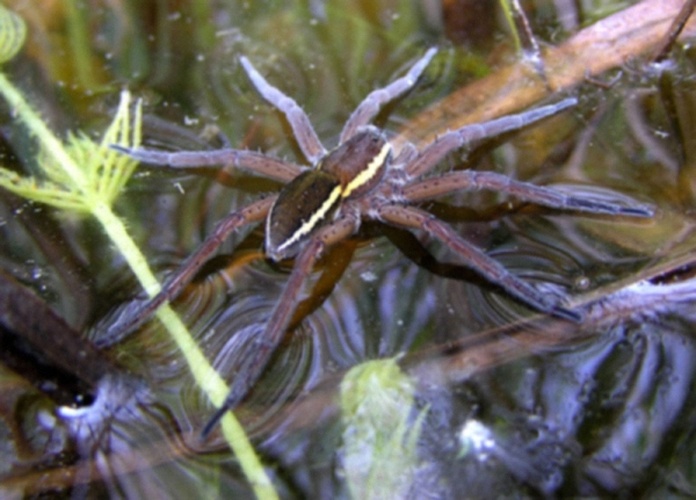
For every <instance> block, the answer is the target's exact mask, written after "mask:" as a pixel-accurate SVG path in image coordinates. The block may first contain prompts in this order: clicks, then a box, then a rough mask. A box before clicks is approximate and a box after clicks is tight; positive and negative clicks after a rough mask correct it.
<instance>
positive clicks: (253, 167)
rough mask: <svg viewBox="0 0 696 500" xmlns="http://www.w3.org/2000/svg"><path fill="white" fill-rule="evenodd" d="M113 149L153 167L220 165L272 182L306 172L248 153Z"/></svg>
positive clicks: (275, 159)
mask: <svg viewBox="0 0 696 500" xmlns="http://www.w3.org/2000/svg"><path fill="white" fill-rule="evenodd" d="M110 148H111V149H113V150H115V151H118V152H120V153H124V154H127V155H128V156H130V157H131V158H134V159H136V160H139V161H141V162H143V163H149V164H150V165H163V166H167V167H172V168H191V169H192V168H206V167H212V166H216V165H222V166H223V167H224V166H232V167H235V168H241V169H243V170H248V171H250V172H253V173H256V174H259V175H263V176H264V177H268V178H269V179H274V180H277V181H281V182H287V181H289V180H291V179H293V178H295V177H297V176H298V175H299V174H300V173H302V172H303V171H304V170H305V169H304V168H303V167H300V166H299V165H295V164H294V163H289V162H287V161H283V160H280V159H278V158H273V157H271V156H267V155H264V154H262V153H257V152H255V151H249V150H245V149H216V150H213V151H171V152H169V151H153V150H150V149H142V148H126V147H123V146H120V145H118V144H111V145H110Z"/></svg>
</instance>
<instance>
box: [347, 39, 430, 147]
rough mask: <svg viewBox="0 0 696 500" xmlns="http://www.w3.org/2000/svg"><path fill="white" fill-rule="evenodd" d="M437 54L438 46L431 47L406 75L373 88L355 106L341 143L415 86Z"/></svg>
mask: <svg viewBox="0 0 696 500" xmlns="http://www.w3.org/2000/svg"><path fill="white" fill-rule="evenodd" d="M435 54H437V49H436V48H434V47H433V48H431V49H429V50H428V51H427V52H426V53H425V55H424V56H423V57H421V58H420V59H419V60H418V61H417V62H416V63H415V64H414V65H413V66H411V69H409V70H408V73H406V74H405V75H404V76H402V77H401V78H399V79H398V80H395V81H393V82H392V83H390V84H389V85H387V86H386V87H384V88H382V89H377V90H373V91H372V92H370V93H369V94H368V95H367V97H365V99H363V101H362V102H361V103H360V104H359V105H358V107H357V108H355V111H353V113H352V114H351V115H350V118H348V121H347V122H346V124H345V126H344V127H343V131H342V132H341V138H340V141H339V143H343V142H345V141H347V140H348V139H350V138H351V137H353V136H354V135H355V133H356V132H357V130H358V129H359V128H360V127H363V126H365V125H367V124H368V123H370V121H372V119H373V118H374V117H375V116H377V113H379V111H380V110H381V109H382V106H384V105H385V104H387V103H389V102H391V101H393V100H394V99H396V98H397V97H399V96H402V95H403V94H405V93H406V92H408V91H409V90H411V89H412V88H413V86H414V85H415V84H416V82H417V81H418V79H419V78H420V76H421V74H423V71H424V70H425V68H426V67H427V66H428V64H430V61H431V60H432V58H433V57H435Z"/></svg>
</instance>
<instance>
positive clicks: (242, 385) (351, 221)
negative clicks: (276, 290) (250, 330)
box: [201, 214, 359, 438]
mask: <svg viewBox="0 0 696 500" xmlns="http://www.w3.org/2000/svg"><path fill="white" fill-rule="evenodd" d="M358 224H359V219H358V218H357V216H356V215H353V214H344V215H343V216H341V217H339V218H338V219H336V220H335V221H333V222H331V223H330V224H328V225H326V226H324V227H322V228H321V229H317V230H316V233H314V235H313V236H311V237H310V239H309V240H308V241H306V242H305V244H304V246H303V247H302V249H301V250H300V252H299V254H298V255H297V257H296V258H295V265H294V266H293V268H292V272H291V273H290V278H289V279H288V282H287V284H286V285H285V288H284V289H283V293H282V294H281V296H280V298H279V299H278V302H277V303H276V306H275V307H274V308H273V312H272V313H271V317H270V319H269V321H268V323H267V324H266V327H265V328H264V331H263V332H262V333H261V334H259V336H258V337H257V338H256V339H255V340H254V344H255V346H254V347H255V349H254V350H253V353H254V354H253V355H251V356H249V357H248V358H247V359H246V360H244V362H243V363H242V365H241V366H239V367H237V369H236V370H235V371H236V373H237V374H238V378H237V379H235V380H233V381H232V389H231V390H230V393H229V394H228V396H227V398H226V399H225V402H224V403H223V405H222V406H221V407H220V408H219V409H218V410H217V411H216V412H215V413H214V414H213V416H212V417H211V418H210V420H209V421H208V423H207V424H206V425H205V427H204V428H203V431H202V432H201V436H202V437H203V438H205V437H206V436H207V435H208V434H210V432H211V431H212V430H213V428H214V427H215V425H217V423H218V422H219V421H220V419H221V418H222V417H223V415H224V414H225V413H226V412H227V411H229V410H232V409H233V408H234V407H235V406H237V405H238V404H239V402H240V401H241V400H242V399H243V398H244V396H246V394H247V393H248V392H249V390H250V389H251V387H252V386H253V385H254V384H255V383H256V381H257V380H258V379H259V377H261V375H262V374H263V372H264V370H265V368H266V366H267V365H268V362H269V361H270V359H271V357H272V356H273V353H274V352H275V350H276V348H277V347H278V345H279V344H280V342H281V340H282V339H283V335H284V334H285V330H286V329H287V327H288V325H289V324H290V320H291V319H292V315H293V313H294V311H295V309H296V307H297V304H298V303H299V302H300V298H301V292H302V287H303V285H304V283H305V281H306V279H307V277H308V276H309V274H310V273H311V272H312V268H313V267H314V263H315V262H316V261H317V259H318V258H319V257H320V256H321V254H322V253H323V252H324V250H325V249H326V248H327V247H329V246H331V245H332V244H334V243H336V242H338V241H341V240H343V239H345V238H347V237H349V236H350V235H351V234H353V233H354V232H355V231H356V229H357V227H358Z"/></svg>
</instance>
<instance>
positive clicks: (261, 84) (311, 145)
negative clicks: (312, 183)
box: [239, 56, 326, 165]
mask: <svg viewBox="0 0 696 500" xmlns="http://www.w3.org/2000/svg"><path fill="white" fill-rule="evenodd" d="M239 62H240V63H242V66H243V67H244V70H245V71H246V73H247V75H248V76H249V79H250V80H251V82H252V83H253V84H254V87H256V90H257V91H258V93H259V94H261V97H263V98H264V99H265V100H266V101H268V102H269V103H270V104H271V105H272V106H274V107H275V108H276V109H278V110H279V111H281V112H282V113H283V114H284V115H285V117H286V118H287V119H288V123H290V126H291V127H292V131H293V133H294V134H295V139H297V143H298V144H299V146H300V149H302V153H304V155H305V157H306V158H307V159H308V160H309V162H310V163H311V164H312V165H314V164H316V163H317V162H318V161H319V160H320V159H321V158H322V157H323V156H324V155H326V149H325V148H324V146H323V145H322V144H321V141H320V140H319V136H317V133H316V132H315V131H314V127H312V123H311V122H310V121H309V117H307V114H306V113H305V112H304V111H303V110H302V108H301V107H300V105H299V104H297V102H296V101H295V100H294V99H293V98H291V97H288V96H286V95H285V94H283V93H282V92H281V91H280V90H278V89H277V88H275V87H274V86H273V85H271V84H270V83H268V82H267V81H266V79H265V78H264V77H263V76H261V73H259V72H258V71H256V68H254V66H253V65H252V64H251V62H249V59H247V58H246V57H244V56H242V57H240V58H239Z"/></svg>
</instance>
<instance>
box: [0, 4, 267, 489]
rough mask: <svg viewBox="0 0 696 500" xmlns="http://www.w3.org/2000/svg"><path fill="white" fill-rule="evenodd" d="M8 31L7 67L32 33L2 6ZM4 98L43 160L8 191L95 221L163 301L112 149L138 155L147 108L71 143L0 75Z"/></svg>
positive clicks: (5, 183) (203, 378)
mask: <svg viewBox="0 0 696 500" xmlns="http://www.w3.org/2000/svg"><path fill="white" fill-rule="evenodd" d="M0 26H2V27H3V28H4V29H3V34H2V36H0V61H7V60H8V59H10V58H11V57H12V56H13V55H15V54H16V53H17V51H18V50H19V47H21V42H22V41H23V39H24V34H23V33H24V31H25V30H26V27H25V25H24V22H23V21H22V19H21V18H20V17H19V16H17V15H16V14H14V13H12V12H10V11H8V10H6V9H4V8H2V7H1V6H0ZM18 41H19V42H20V43H19V44H18ZM18 45H19V46H18ZM0 95H2V97H3V98H4V99H5V100H6V101H7V103H8V104H9V106H10V109H11V110H12V113H13V115H14V117H15V118H16V119H17V120H19V121H20V122H22V123H23V124H24V126H25V127H26V129H27V130H28V131H29V134H30V135H31V136H32V137H33V138H34V140H35V141H36V143H37V144H38V146H39V148H40V153H39V155H38V158H37V164H38V166H39V169H40V172H39V173H37V175H35V176H29V177H24V176H20V175H19V174H17V173H16V172H13V171H11V170H8V169H5V168H2V167H0V186H2V187H4V188H5V189H7V190H9V191H12V192H14V193H16V194H18V195H20V196H22V197H24V198H26V199H28V200H31V201H34V202H38V203H44V204H47V205H51V206H53V207H56V208H59V209H61V210H63V211H69V212H71V213H78V214H80V215H87V214H88V215H91V216H93V217H94V218H95V219H96V220H97V221H98V222H99V223H100V225H101V226H102V228H103V230H104V232H105V233H106V234H107V236H108V237H109V239H110V241H111V243H112V244H113V246H114V247H115V248H116V249H117V250H118V251H119V252H120V253H121V254H122V255H123V257H124V259H125V260H126V262H127V263H128V265H129V266H130V268H131V270H132V271H133V273H134V274H135V276H136V277H137V279H138V281H139V282H140V284H141V285H142V287H143V288H144V289H145V291H146V292H147V294H148V295H150V296H154V295H156V294H157V293H158V292H159V291H160V288H161V286H160V284H159V282H158V280H157V278H156V277H155V275H154V273H153V272H152V270H151V269H150V267H149V266H148V264H147V261H146V259H145V257H144V256H143V254H142V252H141V251H140V249H139V248H138V246H137V245H136V244H135V242H134V241H133V239H132V238H131V237H130V235H129V234H128V231H127V230H126V227H125V224H124V222H123V221H122V220H121V219H120V218H119V217H118V216H117V215H116V214H115V213H114V212H113V210H112V204H113V202H114V200H115V199H116V198H117V197H118V195H119V194H120V193H121V192H122V188H123V186H124V185H125V183H126V182H127V181H128V179H129V178H130V176H131V175H132V173H133V171H134V169H135V166H136V163H137V162H135V161H133V160H130V159H128V158H125V157H123V156H122V155H118V154H117V153H116V152H115V151H112V150H110V149H109V147H108V146H109V144H119V145H122V146H124V147H133V146H137V145H138V144H139V142H140V128H141V127H140V124H141V104H140V102H138V103H137V104H136V105H135V116H134V119H133V120H132V124H131V111H130V109H131V98H130V94H129V93H128V92H127V91H123V92H122V93H121V103H120V105H119V107H118V111H117V113H116V116H115V117H114V120H113V121H112V123H111V125H110V126H109V128H108V129H107V131H106V133H105V134H104V136H103V138H102V140H101V141H100V142H98V143H97V142H94V141H92V140H91V139H90V138H89V137H87V135H85V134H82V133H76V134H71V135H69V136H68V139H67V141H66V142H65V143H63V142H62V141H61V140H60V139H58V138H57V137H56V136H55V135H54V134H53V132H51V130H49V128H48V127H47V126H46V124H45V123H44V121H43V120H42V119H41V117H40V116H39V115H38V114H37V113H36V111H35V110H34V109H33V108H32V106H31V105H30V104H29V103H28V102H27V100H26V99H25V98H24V96H23V95H22V93H21V92H20V91H19V90H18V89H17V88H16V87H15V86H14V85H13V84H12V82H11V81H10V80H9V79H8V78H7V77H6V76H5V75H4V74H3V73H0ZM156 315H157V317H158V318H159V320H160V321H161V322H162V323H163V324H164V326H165V327H166V329H167V331H168V332H169V334H170V336H171V337H172V339H173V340H174V341H175V343H176V344H177V346H178V348H179V350H180V352H181V353H182V354H183V355H184V357H185V359H186V362H187V364H188V367H189V369H190V371H191V373H192V375H193V376H194V378H195V380H196V383H197V384H198V385H199V387H201V388H202V389H203V390H204V392H205V393H206V395H207V396H208V397H209V399H210V400H211V402H212V403H213V404H214V405H216V406H219V405H220V404H222V401H223V400H224V398H225V395H226V394H227V392H228V388H227V385H226V384H225V382H224V381H223V380H222V378H221V377H220V376H219V375H218V374H217V372H216V371H215V370H214V369H213V368H212V366H211V365H210V363H208V360H207V359H206V358H205V356H204V355H203V353H202V352H201V350H200V349H199V348H198V346H197V345H196V343H195V342H194V340H193V338H192V337H191V335H190V333H189V332H188V330H187V329H186V326H185V325H184V324H183V323H182V321H181V320H180V319H179V317H178V316H177V314H176V313H175V312H174V311H173V309H171V307H169V305H168V304H164V305H163V306H162V307H160V308H159V310H158V311H157V313H156ZM222 429H223V434H224V436H225V438H226V440H227V442H228V444H229V445H230V447H231V448H232V450H233V451H234V453H235V455H236V456H237V458H238V460H239V462H240V465H241V467H242V469H243V470H244V473H245V474H246V475H247V478H248V479H249V481H250V483H251V485H252V487H253V488H254V491H255V493H256V494H257V496H258V497H260V498H261V497H262V498H275V497H277V495H276V493H275V491H274V489H273V486H272V484H271V482H270V480H269V478H268V477H267V475H266V473H265V471H264V469H263V466H262V465H261V462H260V460H259V458H258V457H257V455H256V453H255V452H254V450H253V447H252V446H251V443H250V442H249V439H248V437H247V436H246V434H245V432H244V430H243V428H242V427H241V425H240V424H239V422H238V421H237V419H236V418H235V417H234V416H233V415H232V414H231V413H228V414H227V415H226V416H225V418H224V419H223V421H222Z"/></svg>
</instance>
